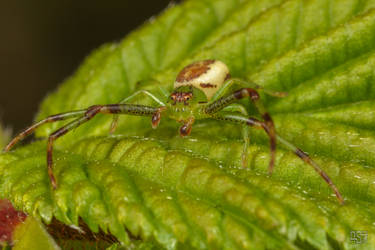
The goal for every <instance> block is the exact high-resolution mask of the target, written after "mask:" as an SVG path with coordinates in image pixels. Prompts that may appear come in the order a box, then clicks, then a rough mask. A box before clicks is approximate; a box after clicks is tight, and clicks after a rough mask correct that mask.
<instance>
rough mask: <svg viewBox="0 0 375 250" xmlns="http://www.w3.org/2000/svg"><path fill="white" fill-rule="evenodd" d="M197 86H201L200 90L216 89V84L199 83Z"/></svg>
mask: <svg viewBox="0 0 375 250" xmlns="http://www.w3.org/2000/svg"><path fill="white" fill-rule="evenodd" d="M199 86H201V87H202V88H216V87H217V85H216V84H211V83H200V84H199Z"/></svg>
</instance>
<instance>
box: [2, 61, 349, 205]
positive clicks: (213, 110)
mask: <svg viewBox="0 0 375 250" xmlns="http://www.w3.org/2000/svg"><path fill="white" fill-rule="evenodd" d="M235 86H237V88H234V87H235ZM259 90H260V91H263V92H264V93H266V94H269V95H272V96H278V97H281V96H284V95H285V93H280V92H272V91H268V90H266V89H262V88H261V87H260V86H259V85H256V84H255V83H253V82H250V81H245V80H242V79H237V78H231V77H230V74H229V69H228V67H227V66H226V65H225V64H224V63H223V62H221V61H218V60H203V61H198V62H194V63H192V64H190V65H188V66H186V67H185V68H183V69H182V70H181V71H180V73H179V74H178V75H177V78H176V81H175V83H174V90H173V92H172V93H171V94H170V95H165V99H166V100H165V101H162V100H160V99H159V98H157V97H156V96H154V95H153V94H152V93H150V92H148V91H145V90H140V91H137V92H135V93H134V94H132V95H131V96H129V97H127V98H126V99H124V100H123V101H121V102H120V103H118V104H107V105H95V106H91V107H89V108H87V109H83V110H76V111H70V112H66V113H61V114H56V115H52V116H49V117H47V118H45V119H44V120H41V121H39V122H37V123H35V124H34V125H32V126H30V127H28V128H27V129H25V130H24V131H23V132H21V133H20V134H18V135H17V136H16V137H15V138H14V139H13V140H12V141H11V142H10V143H9V144H8V145H7V146H6V148H5V151H8V150H10V149H11V148H12V147H13V146H14V145H15V144H16V143H17V142H18V141H20V140H22V139H23V138H24V137H26V136H27V135H29V134H30V133H32V132H33V131H34V130H35V129H36V128H38V127H39V126H41V125H43V124H45V123H48V122H55V121H60V120H65V119H70V118H75V120H73V121H72V122H70V123H68V124H67V125H65V126H63V127H62V128H60V129H58V130H57V131H55V132H54V133H52V134H51V135H50V136H49V138H48V143H47V167H48V175H49V178H50V180H51V185H52V187H53V188H56V187H57V182H56V179H55V176H54V174H53V170H52V167H53V161H52V159H53V158H52V152H53V142H54V141H55V140H56V139H57V138H59V137H60V136H62V135H64V134H66V133H67V132H69V131H71V130H72V129H74V128H76V127H78V126H79V125H81V124H82V123H84V122H87V121H89V120H90V119H92V118H93V117H94V116H95V115H96V114H98V113H104V114H113V115H114V120H113V122H112V126H111V131H113V130H114V129H115V128H116V124H117V115H118V114H127V115H138V116H149V117H151V123H152V127H153V128H156V127H157V126H158V125H159V123H160V120H161V118H162V117H164V116H165V117H169V118H171V119H174V120H176V121H177V122H179V123H181V124H182V126H181V127H180V129H179V133H180V135H181V136H187V135H189V134H190V132H191V130H192V126H193V124H194V122H195V121H196V120H201V119H215V120H218V121H225V122H230V123H235V124H238V125H241V126H242V128H243V140H244V147H243V153H242V165H243V167H246V166H247V148H248V144H249V138H248V134H249V133H248V130H249V128H250V127H253V128H257V129H263V130H264V131H265V132H266V133H267V135H268V137H269V139H270V149H271V160H270V162H269V168H268V169H269V173H270V174H271V173H272V170H273V167H274V163H275V152H276V140H278V141H279V142H280V143H282V144H283V145H284V146H286V147H287V148H289V149H290V150H292V151H293V152H294V153H295V154H296V155H297V156H298V157H300V158H301V159H302V160H303V161H304V162H306V163H307V164H309V165H310V166H312V167H313V168H314V170H315V171H316V172H317V173H318V174H319V175H320V176H321V177H322V178H323V179H324V181H326V182H327V184H328V185H329V186H330V187H331V188H332V190H333V191H334V192H335V194H336V197H337V199H338V200H339V201H340V203H343V202H344V200H343V198H342V196H341V194H340V192H339V191H338V189H337V188H336V186H335V185H334V184H333V183H332V181H331V179H330V178H329V177H328V175H327V174H326V173H325V172H324V171H323V170H322V169H321V168H320V167H319V165H318V164H316V163H315V162H314V161H313V160H312V159H311V158H310V157H309V156H308V155H307V154H306V153H304V152H303V151H302V150H301V149H299V148H297V147H295V146H294V145H293V144H291V143H289V142H288V141H286V140H285V139H283V138H281V137H280V136H278V135H277V134H276V130H275V127H274V123H273V121H272V118H271V116H270V115H269V113H268V112H267V111H266V109H265V107H264V106H263V104H262V102H261V100H260V96H259V94H258V91H259ZM139 95H145V96H146V97H148V98H151V99H152V100H153V101H154V102H156V103H157V106H156V107H153V106H145V105H138V104H131V101H132V100H133V99H134V98H135V97H137V96H139ZM243 98H248V99H249V100H250V102H251V103H252V105H254V107H255V108H256V109H257V111H258V113H259V115H260V116H261V117H262V120H259V119H258V118H256V117H254V116H251V115H249V114H248V111H247V108H246V107H245V106H243V105H241V104H239V103H237V102H238V100H240V99H243Z"/></svg>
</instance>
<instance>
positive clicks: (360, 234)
mask: <svg viewBox="0 0 375 250" xmlns="http://www.w3.org/2000/svg"><path fill="white" fill-rule="evenodd" d="M367 237H368V235H367V231H363V230H362V231H361V230H357V231H350V241H351V242H352V243H353V244H363V243H366V242H367Z"/></svg>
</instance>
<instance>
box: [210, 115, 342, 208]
mask: <svg viewBox="0 0 375 250" xmlns="http://www.w3.org/2000/svg"><path fill="white" fill-rule="evenodd" d="M211 117H212V118H214V119H217V120H222V121H228V122H232V123H236V124H246V125H248V126H251V127H255V128H262V129H264V130H265V131H266V132H267V131H268V130H269V128H268V127H267V126H268V125H267V123H265V122H261V121H259V120H258V119H256V118H251V117H243V116H239V115H233V114H227V115H219V114H214V115H212V116H211ZM267 133H268V132H267ZM276 137H277V139H278V141H279V142H280V143H282V144H283V145H284V146H286V147H287V148H288V149H290V150H291V151H293V152H294V153H295V154H296V155H297V156H298V157H299V158H301V159H302V160H303V161H304V162H305V163H307V164H308V165H310V166H312V167H313V168H314V170H315V171H316V172H317V173H318V174H319V175H320V176H321V177H322V178H323V179H324V181H325V182H326V183H327V184H328V185H329V187H330V188H331V189H332V190H333V192H334V193H335V195H336V197H337V199H338V200H339V202H340V204H344V199H343V197H342V195H341V193H340V192H339V190H338V189H337V187H336V186H335V184H334V183H333V182H332V180H331V179H330V178H329V176H328V175H327V173H326V172H324V170H323V169H322V168H321V167H320V166H319V165H318V164H317V163H316V162H315V161H313V160H312V159H311V158H310V157H309V156H308V155H307V154H306V153H305V152H303V151H302V150H301V149H299V148H297V147H296V146H294V145H293V144H291V143H290V142H288V141H287V140H285V139H284V138H282V137H280V136H279V135H276Z"/></svg>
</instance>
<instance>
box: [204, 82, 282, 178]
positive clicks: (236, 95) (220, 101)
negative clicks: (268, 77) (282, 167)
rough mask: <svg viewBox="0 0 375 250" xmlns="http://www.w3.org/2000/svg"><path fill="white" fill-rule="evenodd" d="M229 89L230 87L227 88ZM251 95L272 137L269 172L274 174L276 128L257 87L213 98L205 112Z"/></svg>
mask: <svg viewBox="0 0 375 250" xmlns="http://www.w3.org/2000/svg"><path fill="white" fill-rule="evenodd" d="M227 90H229V88H227ZM245 97H249V98H250V100H251V102H252V103H253V104H254V106H255V108H256V109H257V110H258V112H259V114H260V115H261V116H262V118H263V120H264V122H265V124H266V125H267V126H266V128H267V129H266V132H267V134H268V136H269V137H270V150H271V152H270V153H271V160H270V163H269V167H268V173H269V174H272V171H273V167H274V164H275V157H276V130H275V126H274V123H273V120H272V118H271V116H270V115H269V114H268V112H267V110H266V109H265V107H264V106H263V104H262V102H261V101H260V96H259V94H258V92H257V91H256V90H255V89H252V88H242V89H239V90H237V91H234V92H232V93H231V94H229V95H226V96H224V97H221V98H219V99H217V98H218V96H217V97H216V98H214V99H213V100H211V102H210V103H209V104H207V106H206V107H205V108H204V113H206V114H208V115H212V114H214V113H216V112H218V111H220V110H222V109H223V108H225V107H226V106H228V105H229V104H232V103H234V102H236V101H238V100H240V99H242V98H245Z"/></svg>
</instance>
